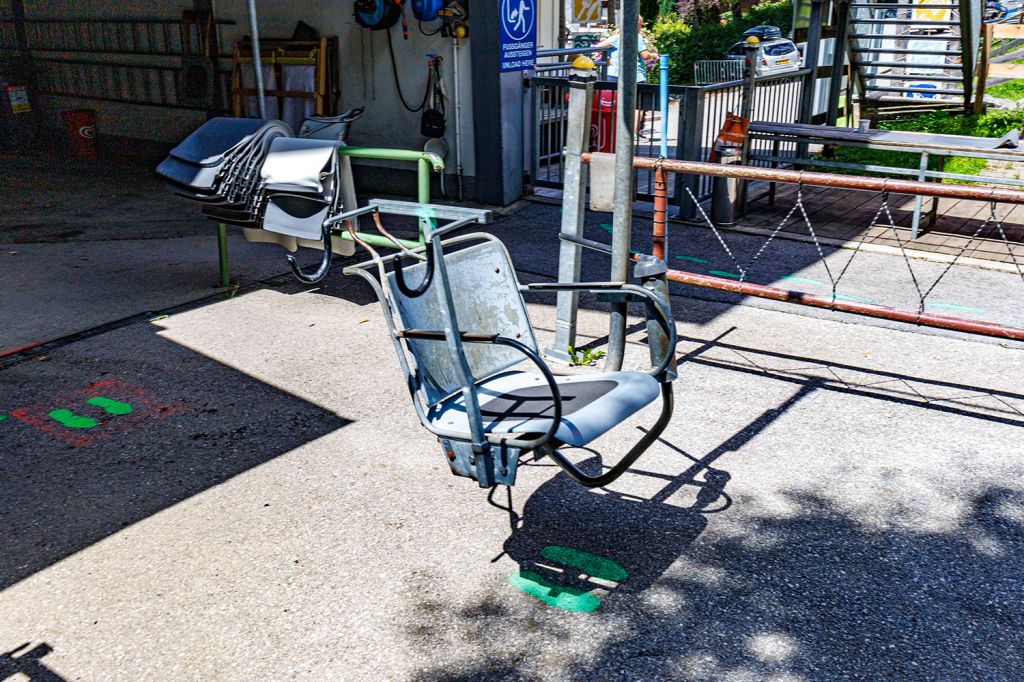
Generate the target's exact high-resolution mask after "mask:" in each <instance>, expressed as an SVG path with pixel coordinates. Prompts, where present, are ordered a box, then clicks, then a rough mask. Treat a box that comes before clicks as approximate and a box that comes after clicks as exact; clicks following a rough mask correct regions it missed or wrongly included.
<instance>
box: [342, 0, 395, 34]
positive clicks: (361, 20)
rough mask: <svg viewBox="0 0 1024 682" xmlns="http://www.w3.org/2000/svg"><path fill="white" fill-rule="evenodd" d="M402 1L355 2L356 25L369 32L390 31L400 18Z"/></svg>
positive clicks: (360, 0) (358, 0)
mask: <svg viewBox="0 0 1024 682" xmlns="http://www.w3.org/2000/svg"><path fill="white" fill-rule="evenodd" d="M403 4H404V0H356V1H355V6H354V8H353V13H354V14H355V17H356V23H358V24H359V25H360V26H362V27H363V28H368V29H370V30H371V31H384V30H387V29H390V28H391V27H392V26H394V25H395V24H397V23H398V20H399V19H401V18H402V5H403Z"/></svg>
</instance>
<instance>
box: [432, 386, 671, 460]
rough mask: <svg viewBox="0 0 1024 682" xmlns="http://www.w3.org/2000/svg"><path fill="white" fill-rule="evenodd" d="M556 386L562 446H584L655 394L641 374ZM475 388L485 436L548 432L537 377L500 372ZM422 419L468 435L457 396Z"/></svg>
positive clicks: (546, 405)
mask: <svg viewBox="0 0 1024 682" xmlns="http://www.w3.org/2000/svg"><path fill="white" fill-rule="evenodd" d="M555 381H556V382H557V384H558V388H559V392H560V393H561V399H562V419H561V420H560V422H559V425H558V430H557V431H555V438H556V439H557V440H558V441H559V442H561V443H563V444H567V445H575V446H582V445H586V444H587V443H589V442H591V441H593V440H595V439H596V438H598V437H599V436H601V435H602V434H604V433H606V432H607V431H609V430H611V429H612V428H614V427H615V426H616V425H618V424H620V423H621V422H622V421H623V420H624V419H627V418H629V417H630V416H632V415H633V414H635V413H636V412H638V411H639V410H640V409H642V408H643V407H645V406H647V405H649V404H650V403H652V402H654V400H655V399H656V398H657V397H658V396H659V395H660V389H659V384H658V380H657V379H655V378H654V377H652V376H651V375H650V374H646V373H644V372H605V373H603V374H599V375H595V376H592V377H591V376H563V377H555ZM476 387H477V396H478V399H479V401H480V414H481V416H482V417H483V426H484V431H485V432H486V433H518V434H522V435H524V436H525V435H536V434H541V433H545V432H546V431H548V429H549V428H550V427H551V419H552V414H553V413H554V409H555V404H554V400H553V399H552V395H551V388H550V387H549V386H548V383H547V381H546V379H545V378H544V377H543V376H542V375H540V374H536V373H532V372H520V371H511V372H503V373H501V374H498V375H495V376H493V377H489V378H487V379H484V380H483V381H481V382H478V383H477V385H476ZM427 418H428V419H429V420H430V422H431V423H432V424H433V425H434V426H436V427H439V428H444V429H454V430H458V431H466V432H468V431H469V415H468V414H467V412H466V404H465V397H464V395H463V394H462V393H457V394H455V395H453V396H451V397H449V398H447V399H446V400H444V401H442V402H440V403H438V404H437V405H434V406H433V407H432V408H431V409H430V410H429V412H428V413H427Z"/></svg>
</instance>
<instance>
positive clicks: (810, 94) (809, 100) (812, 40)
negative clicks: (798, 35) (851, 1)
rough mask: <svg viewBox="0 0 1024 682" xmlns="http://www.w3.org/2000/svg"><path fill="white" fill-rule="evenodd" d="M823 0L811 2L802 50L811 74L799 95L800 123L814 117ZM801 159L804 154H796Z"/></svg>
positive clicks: (805, 64)
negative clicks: (804, 43) (805, 42)
mask: <svg viewBox="0 0 1024 682" xmlns="http://www.w3.org/2000/svg"><path fill="white" fill-rule="evenodd" d="M824 4H825V0H811V24H810V27H809V28H808V29H807V47H806V48H804V67H805V68H810V69H811V72H810V73H808V74H807V75H806V76H805V77H804V89H803V91H802V92H801V93H800V123H810V122H811V119H812V118H813V117H814V95H815V91H816V90H817V89H818V61H819V60H820V55H821V9H822V5H824ZM797 156H799V157H800V158H803V157H804V156H805V154H798V155H797Z"/></svg>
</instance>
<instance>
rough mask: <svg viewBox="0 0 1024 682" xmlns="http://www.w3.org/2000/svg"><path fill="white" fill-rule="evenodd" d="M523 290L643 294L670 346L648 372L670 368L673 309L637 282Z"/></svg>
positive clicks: (555, 285)
mask: <svg viewBox="0 0 1024 682" xmlns="http://www.w3.org/2000/svg"><path fill="white" fill-rule="evenodd" d="M520 289H521V290H522V291H537V292H545V291H555V292H558V291H590V292H594V293H607V292H608V291H624V292H628V293H630V294H635V295H637V296H642V297H643V298H645V299H646V300H645V301H644V302H645V303H646V304H648V305H650V306H651V307H652V308H653V309H654V310H655V311H656V312H657V315H658V323H659V324H660V325H661V327H662V328H663V329H664V330H665V333H666V334H668V338H669V341H668V347H667V352H666V353H665V356H664V357H663V358H661V359H660V360H659V361H658V363H657V364H656V365H654V366H652V368H651V369H650V370H648V372H647V373H648V374H650V375H651V376H654V377H658V376H661V375H662V374H663V373H664V372H665V370H667V369H668V366H669V364H670V363H671V362H672V359H673V358H674V357H675V351H676V343H677V339H676V325H675V321H674V319H673V317H672V311H671V310H669V309H668V307H667V306H666V305H665V303H664V302H662V301H661V299H659V298H658V297H657V296H655V295H654V294H653V293H651V292H650V291H648V290H647V289H645V288H643V287H642V286H638V285H636V284H626V283H625V282H538V283H535V284H525V285H523V286H521V287H520Z"/></svg>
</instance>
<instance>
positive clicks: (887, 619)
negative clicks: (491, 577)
mask: <svg viewBox="0 0 1024 682" xmlns="http://www.w3.org/2000/svg"><path fill="white" fill-rule="evenodd" d="M823 383H824V382H823V381H822V380H820V379H814V380H811V381H808V382H807V383H805V384H804V385H803V386H802V387H801V389H800V390H799V391H798V392H797V393H796V394H794V395H793V396H792V397H791V398H789V399H788V400H787V401H785V402H784V403H782V404H781V405H779V406H778V407H776V408H774V409H770V410H766V411H765V412H763V413H762V414H761V415H760V416H759V417H758V418H756V419H755V420H753V421H752V422H751V423H750V424H748V425H747V426H746V427H744V428H742V429H740V430H738V431H737V432H736V434H735V435H733V436H732V437H731V438H729V439H727V440H726V441H725V442H723V443H722V444H721V445H719V446H718V447H716V448H714V449H713V450H711V451H710V452H709V453H708V454H706V455H705V456H703V457H700V458H697V457H695V456H693V455H691V454H689V453H687V452H685V451H684V450H682V449H681V448H678V447H677V446H675V445H673V444H672V443H669V442H666V441H664V440H662V441H661V443H662V445H663V446H668V447H669V448H671V449H673V450H675V451H676V452H677V453H678V454H680V455H682V456H683V457H685V458H687V459H689V460H690V462H691V463H690V466H688V467H687V468H686V469H685V470H683V471H681V472H680V473H679V474H677V475H674V476H672V475H665V474H659V473H655V472H649V471H644V470H643V468H642V467H643V460H642V459H641V460H640V462H639V463H638V465H637V467H636V468H635V469H633V470H631V473H632V474H639V475H640V476H654V477H655V478H659V479H661V483H662V484H663V485H662V487H661V488H660V489H659V490H658V491H657V492H655V493H653V494H650V493H645V496H644V497H639V496H634V495H631V494H624V493H621V492H616V491H615V490H607V489H605V490H588V489H585V488H583V487H581V486H579V485H577V484H576V483H575V482H573V481H572V480H571V479H570V478H569V477H568V476H566V475H565V474H563V473H559V474H558V475H556V476H554V477H553V478H552V479H551V480H549V481H548V482H546V483H544V484H542V485H541V486H540V487H539V488H538V489H537V490H536V492H534V493H533V494H532V495H531V496H530V498H529V499H528V500H526V502H525V504H524V505H523V508H522V509H523V510H522V513H521V514H519V513H517V512H516V511H515V510H514V505H513V504H512V497H511V492H509V493H508V505H507V507H505V506H502V505H501V504H500V503H498V502H497V501H496V500H495V498H499V497H501V496H500V495H495V494H494V493H493V491H492V498H491V500H492V504H494V505H495V506H499V507H501V508H503V509H505V512H506V513H508V514H509V517H510V524H511V531H512V532H511V535H510V537H509V538H508V539H507V540H506V542H505V544H504V548H503V549H504V552H505V553H507V554H508V556H509V557H510V558H512V559H513V560H515V561H516V563H517V564H518V566H519V568H520V569H521V571H525V572H528V573H529V574H536V575H539V576H541V577H542V578H543V582H544V584H546V585H548V586H554V587H555V588H556V589H555V591H556V592H557V591H559V590H563V591H565V592H568V593H570V594H579V593H583V592H585V591H589V592H590V593H593V594H596V595H599V597H600V602H601V605H600V608H599V609H598V610H596V611H593V612H590V613H569V612H567V611H564V610H559V609H558V608H552V606H553V605H552V603H551V602H550V601H547V602H545V600H544V599H543V598H540V599H534V598H533V597H532V596H526V595H515V596H510V595H511V594H513V593H512V590H513V587H511V586H505V587H504V588H496V587H492V588H489V589H488V590H487V591H485V592H484V593H483V594H480V595H479V596H477V597H475V599H474V600H473V601H472V603H470V604H469V605H463V606H462V607H460V608H458V609H452V608H450V607H448V606H446V605H443V604H441V603H438V602H433V601H429V600H428V601H425V602H423V603H421V604H419V605H418V606H417V608H416V611H417V613H418V620H416V621H415V622H417V623H418V624H417V625H416V626H415V627H414V628H412V629H411V630H410V631H409V636H410V638H411V639H412V640H413V642H414V644H415V645H416V646H418V647H420V648H421V649H422V650H423V652H424V658H425V660H429V661H431V662H432V663H433V664H434V665H433V666H432V667H431V666H429V665H424V667H423V668H422V669H421V671H420V672H419V674H418V675H417V676H416V679H417V680H419V681H421V682H426V681H431V682H439V681H445V682H456V681H460V682H468V681H470V680H535V679H579V680H592V679H602V680H639V679H643V680H659V679H662V680H683V679H686V680H691V679H692V680H708V681H711V680H723V679H743V680H747V679H757V680H762V679H774V680H780V681H781V680H833V679H852V680H878V679H901V680H903V679H905V680H921V681H922V682H923V681H926V680H928V681H930V680H963V679H999V680H1011V679H1021V678H1022V676H1024V642H1022V641H1021V640H1020V638H1019V637H1017V636H1016V632H1017V631H1018V630H1019V629H1020V627H1021V626H1024V583H1022V582H1021V581H1020V575H1021V572H1022V570H1024V559H1022V558H1021V557H1024V552H1022V550H1024V491H1022V490H1021V489H1014V488H1010V487H1007V486H988V487H984V488H982V489H980V490H979V491H978V492H977V493H976V494H975V495H974V496H973V498H972V500H971V502H970V505H969V509H968V510H967V511H966V512H965V513H964V514H963V515H962V517H961V520H960V522H959V525H958V526H957V527H956V528H955V529H952V530H948V531H946V532H936V531H929V530H924V529H921V528H917V527H915V525H914V522H913V520H912V519H911V518H910V517H909V515H908V516H907V517H906V518H904V514H903V508H902V507H901V506H900V505H899V504H897V505H896V506H895V509H894V511H892V512H890V514H889V516H888V518H886V519H885V523H884V530H880V529H879V528H878V527H866V526H865V525H864V524H863V523H862V522H861V521H859V520H858V519H856V518H854V517H853V516H852V515H851V514H849V513H847V512H846V511H844V510H843V509H841V508H840V507H839V506H837V505H836V504H835V503H834V502H833V501H831V500H829V499H827V498H826V497H825V495H823V494H818V493H816V492H815V491H813V490H811V491H807V490H791V491H788V492H785V493H784V495H785V498H786V499H785V501H786V504H785V505H784V506H786V507H787V508H788V509H789V511H787V513H785V514H779V515H770V514H759V515H754V514H753V513H752V512H750V511H746V510H744V509H743V506H744V502H745V499H744V498H740V499H736V500H734V499H733V498H732V497H730V495H729V494H728V493H727V492H726V487H727V484H728V481H729V480H730V474H729V473H728V472H727V471H725V470H723V469H721V468H719V467H717V466H716V465H715V464H716V460H717V459H718V458H719V457H720V456H721V455H722V454H725V453H727V452H732V451H735V450H737V449H739V448H740V447H741V446H743V445H744V444H745V443H746V442H748V441H749V440H751V439H752V438H753V437H754V436H756V435H757V434H758V433H761V432H762V431H763V430H764V429H765V428H767V427H768V426H769V425H771V424H772V423H773V422H774V421H775V420H776V419H777V418H778V417H779V416H781V415H782V414H783V413H784V412H786V411H787V410H788V409H790V408H791V407H793V405H795V404H796V403H797V402H798V401H800V400H802V399H803V398H804V397H806V396H808V395H811V394H812V393H813V392H814V391H815V390H817V389H818V388H821V387H822V384H823ZM599 463H600V460H599V458H596V457H594V458H591V459H588V460H587V461H585V462H583V463H582V464H583V465H584V466H589V467H590V468H591V469H593V470H592V471H591V473H596V470H597V468H598V465H599ZM538 465H540V466H546V467H550V468H551V469H552V470H556V469H555V467H554V466H553V465H549V464H546V463H543V462H541V463H539V464H533V465H532V466H538ZM702 472H703V480H698V478H697V477H698V475H700V474H701V473H702ZM683 486H696V487H697V488H698V492H697V495H696V498H695V500H694V501H693V503H692V504H690V506H688V507H681V506H677V504H678V503H677V502H673V500H678V499H679V498H678V497H675V498H673V496H674V495H675V493H676V492H678V491H679V490H680V489H681V488H682V487H683ZM645 489H647V490H649V487H646V486H645ZM670 498H671V499H670ZM734 505H735V506H737V507H738V508H739V510H740V511H739V514H740V516H741V518H742V525H741V526H740V528H739V529H735V528H734V529H733V530H731V531H730V532H726V533H723V532H721V531H719V532H718V533H716V534H715V535H714V536H712V537H710V538H708V537H704V534H705V530H706V528H707V525H708V519H709V517H710V515H711V514H714V513H717V512H722V511H725V510H726V509H729V508H731V507H733V506H734ZM551 547H569V548H573V549H575V550H579V551H582V552H585V553H587V554H588V555H595V556H599V557H603V558H605V559H609V560H612V561H614V562H616V563H617V564H618V565H619V566H621V567H622V568H623V569H625V573H627V574H628V575H626V576H624V577H621V576H620V578H619V580H618V581H617V582H613V583H611V584H609V583H608V582H607V581H604V582H602V581H595V580H593V579H592V576H591V575H588V574H587V572H586V571H580V570H578V567H574V566H572V565H569V566H566V565H565V564H564V563H560V562H559V561H557V560H556V561H552V559H553V558H554V559H557V558H558V557H557V556H556V555H553V554H552V553H551V552H550V551H546V550H549V548H551ZM502 589H504V590H507V592H501V591H500V590H502ZM527 594H531V593H530V592H527ZM533 596H537V595H536V593H533ZM574 639H575V640H576V641H575V646H573V644H572V640H574ZM467 642H468V643H469V644H470V645H471V646H470V647H468V648H467V647H466V644H467ZM560 642H561V643H563V644H561V645H560V644H559V643H560ZM519 643H522V644H521V646H519V648H516V647H517V645H519ZM595 643H599V644H600V646H599V647H598V650H597V651H596V653H595V651H594V647H595ZM552 647H553V648H552ZM438 652H445V654H446V655H441V654H439V653H438ZM559 652H560V653H559ZM577 652H585V653H577ZM457 654H462V655H464V656H465V658H464V659H463V660H462V661H461V662H453V661H454V660H457V659H458V655H457ZM553 659H554V660H553ZM552 670H561V671H562V672H560V673H558V674H556V675H553V676H552V675H551V671H552Z"/></svg>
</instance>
